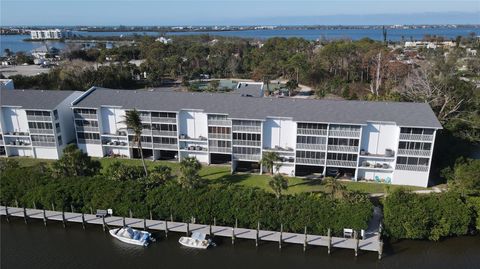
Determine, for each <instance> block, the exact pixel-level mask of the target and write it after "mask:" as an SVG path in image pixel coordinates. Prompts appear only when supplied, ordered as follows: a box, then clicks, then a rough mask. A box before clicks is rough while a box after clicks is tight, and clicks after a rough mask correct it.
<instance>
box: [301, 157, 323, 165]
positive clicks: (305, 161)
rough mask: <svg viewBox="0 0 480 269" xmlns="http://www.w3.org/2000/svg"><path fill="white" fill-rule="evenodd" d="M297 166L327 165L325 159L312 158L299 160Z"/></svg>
mask: <svg viewBox="0 0 480 269" xmlns="http://www.w3.org/2000/svg"><path fill="white" fill-rule="evenodd" d="M296 161H297V164H315V165H323V164H324V163H325V159H312V158H297V160H296Z"/></svg>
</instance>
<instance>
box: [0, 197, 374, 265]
mask: <svg viewBox="0 0 480 269" xmlns="http://www.w3.org/2000/svg"><path fill="white" fill-rule="evenodd" d="M0 215H1V216H5V217H6V218H7V220H8V219H9V217H19V218H23V219H24V220H25V222H26V223H28V220H29V219H40V220H43V221H44V223H45V225H47V223H48V222H49V221H59V222H62V223H63V225H64V227H65V226H67V224H68V223H79V224H81V225H82V226H83V227H84V228H85V225H86V224H97V225H100V226H103V229H104V230H105V229H107V228H108V227H110V226H112V227H113V226H116V227H123V226H124V225H127V226H130V227H132V228H137V229H144V230H147V229H148V230H157V231H164V232H165V233H166V234H167V235H168V232H178V233H192V232H200V233H204V234H211V235H214V236H221V237H228V238H231V240H232V244H234V242H235V240H236V239H250V240H255V245H256V246H258V243H259V242H260V241H269V242H278V244H279V248H281V247H282V244H284V243H288V244H298V245H303V247H304V250H306V249H307V246H324V247H326V248H327V250H328V253H330V251H331V249H332V248H343V249H352V250H354V254H355V256H357V255H358V252H359V251H360V250H362V251H374V252H378V257H379V259H381V257H382V252H383V243H382V241H381V238H380V235H379V233H378V232H375V233H367V234H366V236H365V238H363V239H355V238H343V237H333V236H328V235H327V236H321V235H313V234H307V233H304V234H298V233H288V232H283V231H282V230H283V229H282V228H281V229H280V230H281V231H266V230H261V229H244V228H237V227H227V226H214V225H205V224H193V223H184V222H174V221H168V220H151V219H138V218H125V217H118V216H110V217H105V218H100V217H96V216H95V215H93V214H83V213H72V212H58V211H51V210H42V209H32V208H19V207H6V206H2V207H1V209H0Z"/></svg>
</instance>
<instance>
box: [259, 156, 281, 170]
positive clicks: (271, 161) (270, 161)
mask: <svg viewBox="0 0 480 269" xmlns="http://www.w3.org/2000/svg"><path fill="white" fill-rule="evenodd" d="M279 160H280V157H279V156H278V153H277V152H274V151H267V152H264V153H263V156H262V159H261V160H260V164H261V165H262V166H263V167H265V169H267V171H268V172H269V173H270V174H272V175H273V168H274V167H275V162H277V161H279Z"/></svg>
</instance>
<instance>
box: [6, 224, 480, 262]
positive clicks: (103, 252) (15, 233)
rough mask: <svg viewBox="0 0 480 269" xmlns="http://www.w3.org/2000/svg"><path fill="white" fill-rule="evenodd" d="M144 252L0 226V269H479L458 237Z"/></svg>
mask: <svg viewBox="0 0 480 269" xmlns="http://www.w3.org/2000/svg"><path fill="white" fill-rule="evenodd" d="M158 236H159V240H158V241H157V242H156V243H153V244H152V245H150V246H149V247H147V248H143V247H137V246H131V245H127V244H124V243H122V242H119V241H117V240H115V239H113V238H112V237H110V236H109V235H108V234H107V233H104V232H102V230H101V227H100V226H93V225H92V226H88V227H87V229H86V230H85V231H84V230H83V229H82V228H81V225H79V224H70V226H68V227H67V228H66V229H63V227H62V226H61V224H60V223H49V225H48V226H47V227H44V226H43V223H42V222H41V221H38V220H37V221H33V220H32V221H31V223H29V224H28V225H26V224H24V223H23V221H22V220H21V219H14V220H12V221H11V222H10V223H7V222H6V221H5V220H4V219H3V218H2V222H1V248H0V249H1V256H0V260H1V261H0V267H1V268H2V269H9V268H29V269H31V268H37V269H43V268H49V269H54V268H62V269H64V268H69V269H70V268H71V269H73V268H116V269H121V268H129V269H131V268H147V267H150V268H175V269H180V268H197V269H202V268H263V269H266V268H275V269H283V268H435V269H441V268H455V269H460V268H480V236H473V237H459V238H451V239H448V240H444V241H442V242H437V243H433V242H425V241H402V242H399V243H395V244H393V245H391V246H386V248H385V252H386V253H385V256H384V258H383V259H382V260H380V261H379V260H378V259H377V254H376V253H373V252H369V253H367V252H360V254H359V256H358V257H354V252H353V250H339V249H333V252H332V254H331V255H328V254H327V249H326V248H323V247H315V248H310V249H308V250H307V252H305V253H304V252H303V250H302V246H299V245H287V244H284V245H283V248H282V249H281V250H279V249H278V244H275V243H263V244H261V245H260V246H259V247H258V248H256V247H255V243H254V241H251V240H249V241H247V240H245V241H242V240H237V241H236V242H235V245H233V246H232V244H231V241H230V240H229V239H227V238H224V239H223V240H222V241H219V245H218V246H217V247H214V248H212V249H209V250H194V249H187V248H185V247H182V246H180V245H179V244H178V242H177V240H178V238H179V236H181V235H180V234H178V233H169V237H168V239H165V238H163V233H160V234H159V235H158Z"/></svg>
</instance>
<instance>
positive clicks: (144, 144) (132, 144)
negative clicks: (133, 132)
mask: <svg viewBox="0 0 480 269" xmlns="http://www.w3.org/2000/svg"><path fill="white" fill-rule="evenodd" d="M129 145H130V146H131V147H134V148H138V143H137V142H133V141H130V143H129ZM152 146H153V143H152V142H143V141H142V149H145V148H151V147H152Z"/></svg>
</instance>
